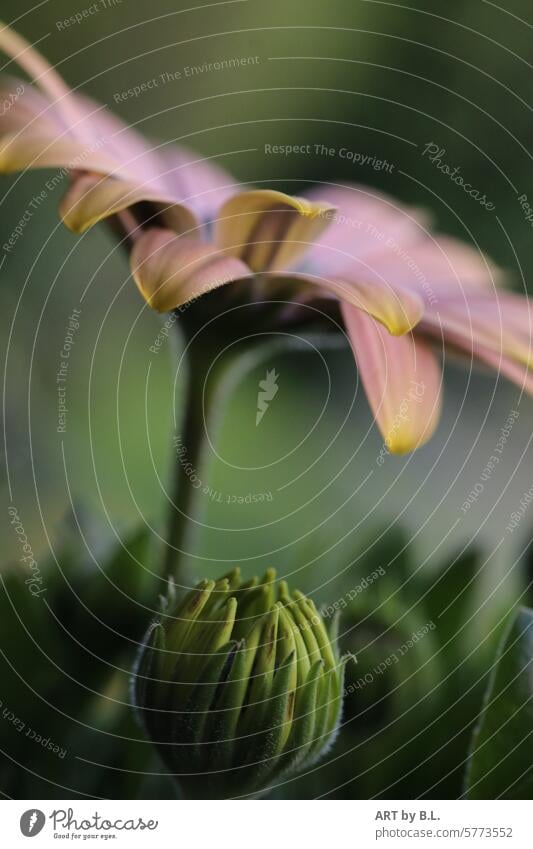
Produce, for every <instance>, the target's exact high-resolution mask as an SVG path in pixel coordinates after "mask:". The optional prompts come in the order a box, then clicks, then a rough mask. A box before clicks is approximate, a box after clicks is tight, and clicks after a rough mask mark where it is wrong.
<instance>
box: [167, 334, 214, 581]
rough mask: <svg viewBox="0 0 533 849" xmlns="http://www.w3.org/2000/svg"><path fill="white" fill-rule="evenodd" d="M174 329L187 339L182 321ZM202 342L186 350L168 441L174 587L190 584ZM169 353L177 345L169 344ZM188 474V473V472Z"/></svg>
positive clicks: (203, 397)
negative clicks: (176, 423)
mask: <svg viewBox="0 0 533 849" xmlns="http://www.w3.org/2000/svg"><path fill="white" fill-rule="evenodd" d="M176 328H177V330H178V332H182V331H185V334H186V338H187V340H188V341H189V342H190V335H189V334H188V333H187V326H186V324H185V322H182V321H180V319H178V322H177V323H176ZM202 347H203V346H202V344H201V342H199V341H194V342H192V344H190V345H189V347H188V349H187V352H186V355H185V356H186V362H187V381H186V390H185V393H184V395H183V396H182V405H183V410H182V415H181V419H180V421H181V427H180V433H179V434H175V437H174V439H173V441H172V448H173V450H172V457H171V463H172V481H171V492H170V499H171V501H170V505H169V514H168V530H167V548H166V553H165V574H166V575H167V576H172V577H173V578H174V580H175V582H176V585H177V586H178V588H179V587H180V586H181V587H183V588H185V587H186V586H188V585H189V584H190V580H189V577H190V576H188V575H187V570H186V567H185V562H184V561H185V559H186V555H187V550H186V544H187V538H188V531H189V527H190V522H191V520H190V516H191V513H192V511H191V507H192V503H193V501H194V497H195V493H196V490H195V489H194V487H193V486H192V484H191V480H190V475H191V474H192V472H193V471H194V472H196V473H197V472H198V466H199V462H200V454H201V448H202V444H203V441H204V430H205V425H204V416H205V418H207V412H206V409H205V408H206V406H207V402H208V399H207V393H204V389H205V376H206V373H207V368H206V357H205V355H202V354H203V353H204V352H202V350H201V349H202ZM172 349H173V353H174V355H175V352H176V351H177V345H173V346H172ZM187 472H188V473H189V474H188V473H187Z"/></svg>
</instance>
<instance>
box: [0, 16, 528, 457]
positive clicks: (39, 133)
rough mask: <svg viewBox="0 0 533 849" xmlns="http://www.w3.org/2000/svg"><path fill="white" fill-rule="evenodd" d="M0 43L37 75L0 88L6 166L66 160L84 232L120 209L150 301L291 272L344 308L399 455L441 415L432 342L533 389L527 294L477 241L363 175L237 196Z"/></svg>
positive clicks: (17, 46) (73, 209) (4, 35)
mask: <svg viewBox="0 0 533 849" xmlns="http://www.w3.org/2000/svg"><path fill="white" fill-rule="evenodd" d="M0 48H1V49H3V50H4V51H5V52H6V53H8V54H9V55H10V56H11V57H12V58H14V59H16V61H17V62H18V64H19V65H21V66H22V67H23V68H24V69H25V70H26V72H27V73H28V74H29V75H30V77H32V79H33V80H34V81H35V83H36V84H37V86H38V88H34V87H32V86H31V87H30V86H26V87H25V90H24V91H23V93H22V94H21V95H19V96H17V97H14V96H13V94H12V93H13V92H14V91H19V92H20V90H21V88H20V85H21V84H20V82H18V81H5V82H4V84H3V86H2V87H1V90H0V100H1V101H4V100H6V102H9V103H10V104H11V105H10V106H9V108H7V109H5V110H4V114H3V116H2V117H1V118H0V170H1V171H3V172H5V173H8V172H13V171H21V170H26V169H27V168H61V169H66V171H67V172H68V173H69V175H70V177H71V182H70V186H69V188H68V191H67V192H66V194H65V196H64V197H63V199H62V202H61V206H60V213H61V216H62V218H63V221H64V222H65V224H66V225H67V227H69V228H70V229H71V230H73V231H74V232H77V233H82V232H83V231H85V230H86V229H87V228H89V227H91V226H92V225H94V224H95V223H97V222H98V221H102V220H104V219H109V218H111V217H112V218H113V220H114V221H115V222H116V223H118V224H120V226H121V228H122V231H123V233H124V234H125V235H126V236H127V238H128V241H129V244H130V245H131V252H130V259H131V268H132V275H133V278H134V280H135V282H136V284H137V286H138V288H139V291H140V292H141V294H142V295H143V297H144V298H145V299H146V301H147V302H148V303H149V304H150V306H152V307H153V308H154V309H156V310H158V311H159V312H164V311H167V310H172V309H174V308H176V307H179V306H181V305H183V304H185V303H187V302H188V301H190V300H191V299H193V298H197V297H199V296H200V295H202V294H204V293H206V292H209V291H211V290H214V289H217V288H218V287H221V286H223V285H225V284H229V283H235V282H240V283H241V285H242V284H244V285H248V284H250V292H252V291H256V288H257V284H258V283H259V284H260V285H261V291H262V292H263V293H264V295H265V296H266V297H268V293H269V291H273V290H275V287H276V285H277V284H278V283H280V284H281V283H283V284H284V285H286V284H287V283H290V284H291V285H292V287H293V292H294V296H293V297H294V301H295V303H297V304H301V303H302V302H303V301H307V300H309V299H312V298H320V299H324V298H327V299H329V300H330V301H331V302H332V303H336V304H337V305H338V306H339V308H340V313H341V315H342V319H343V322H344V326H345V328H346V332H347V335H348V337H349V339H350V342H351V346H352V349H353V352H354V355H355V359H356V361H357V366H358V369H359V374H360V376H361V379H362V382H363V384H364V387H365V389H366V393H367V396H368V399H369V402H370V406H371V408H372V411H373V413H374V416H375V418H376V421H377V423H378V425H379V427H380V429H381V432H382V434H383V437H384V440H385V443H386V445H387V447H388V449H389V450H390V451H391V452H395V453H406V452H408V451H412V450H414V449H415V448H417V447H418V446H420V445H422V444H423V443H424V442H426V441H427V440H428V439H429V438H430V436H431V435H432V434H433V432H434V430H435V428H436V426H437V423H438V420H439V414H440V406H441V383H442V372H441V366H440V363H439V358H438V355H437V353H436V352H435V345H436V347H437V348H441V349H442V348H443V346H444V349H445V350H446V349H453V350H454V351H455V352H459V353H461V354H462V355H463V356H464V357H465V358H467V359H468V358H472V357H474V358H475V359H476V360H479V361H481V362H482V363H485V364H486V365H488V366H490V367H491V368H493V369H495V370H498V371H500V372H501V373H502V374H504V375H505V376H506V377H508V378H509V379H510V380H512V381H514V382H515V383H517V384H518V385H519V386H520V387H521V388H522V389H525V390H526V391H527V392H529V393H531V392H533V376H532V375H531V372H530V367H531V363H532V355H531V316H530V302H529V299H527V298H525V297H522V296H518V295H515V294H512V293H510V292H506V291H504V290H502V289H501V288H500V289H498V288H497V287H498V286H501V284H502V282H503V281H502V275H501V273H500V272H499V271H498V270H497V269H496V268H495V267H494V266H493V265H492V264H491V263H490V262H489V261H488V260H487V259H486V258H485V257H484V256H483V255H482V254H480V253H479V252H477V251H475V250H473V249H472V248H470V247H468V246H466V245H464V244H462V243H461V242H459V241H457V240H455V239H452V238H449V237H443V236H435V235H432V234H431V233H430V232H429V231H428V222H427V219H426V216H425V215H424V214H422V213H421V212H420V211H419V210H413V209H409V208H406V207H404V206H402V205H400V204H399V203H398V202H396V201H395V200H393V199H392V198H389V197H387V196H385V195H383V194H380V193H378V192H376V191H374V190H373V189H370V188H365V187H364V186H354V185H350V186H340V185H333V184H331V185H325V186H321V187H319V188H316V189H314V190H312V191H311V192H308V193H307V194H306V195H305V197H299V198H298V197H291V196H289V195H286V194H283V193H282V192H278V191H273V190H258V189H253V190H249V191H239V186H238V185H237V184H236V183H235V181H234V180H233V179H232V178H231V176H230V175H229V174H228V173H227V172H225V171H224V170H222V169H221V168H220V167H219V166H218V165H215V164H214V163H212V162H207V161H206V160H205V159H201V158H199V157H195V156H194V155H193V154H191V153H190V152H187V151H185V150H182V149H177V148H175V147H170V146H167V145H161V146H158V147H154V146H153V145H151V144H149V143H148V141H147V140H145V139H144V138H143V137H142V136H140V135H139V134H138V133H136V132H135V131H134V130H132V129H131V128H130V127H128V126H127V125H126V124H124V123H123V122H122V121H120V120H119V119H118V118H116V117H115V116H113V115H112V114H111V113H110V112H109V111H108V110H107V109H105V108H104V107H102V106H99V105H97V104H96V103H94V102H92V101H90V100H88V99H86V98H85V97H82V96H80V95H77V94H74V93H73V92H72V91H71V89H69V87H68V86H67V85H66V84H65V83H64V81H63V80H62V79H61V78H60V76H59V75H58V74H57V72H56V71H55V70H54V69H53V68H51V67H50V65H49V64H48V63H47V62H46V61H45V60H44V59H43V57H41V56H40V55H39V54H38V53H37V52H36V51H35V50H34V49H33V48H32V47H31V46H30V45H29V44H28V43H27V42H26V41H25V40H24V39H22V38H21V37H20V36H19V35H17V34H16V33H14V32H12V31H11V30H10V29H9V28H7V27H4V28H2V29H0ZM17 85H18V86H19V88H18V89H17ZM10 94H11V97H10ZM252 284H253V286H252ZM254 287H255V289H254Z"/></svg>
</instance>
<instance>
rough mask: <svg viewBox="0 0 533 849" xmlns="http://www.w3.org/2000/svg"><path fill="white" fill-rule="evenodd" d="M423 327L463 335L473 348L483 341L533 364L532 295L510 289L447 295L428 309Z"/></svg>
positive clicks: (525, 363)
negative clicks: (508, 290) (465, 294)
mask: <svg viewBox="0 0 533 849" xmlns="http://www.w3.org/2000/svg"><path fill="white" fill-rule="evenodd" d="M421 328H423V329H425V330H427V332H430V333H433V334H435V333H437V334H441V333H442V334H443V335H444V338H445V339H446V338H447V337H448V336H449V337H450V338H451V337H452V335H453V337H454V340H455V342H457V340H458V339H461V344H462V347H463V348H465V349H466V350H472V347H473V345H474V350H475V345H477V344H480V345H482V346H484V347H485V348H487V349H490V350H491V351H493V352H495V353H496V354H500V353H501V354H502V355H503V356H505V357H508V358H509V359H511V360H514V361H515V362H517V363H522V364H524V365H527V366H528V367H531V366H532V365H533V351H532V349H533V315H532V312H531V302H530V300H529V298H526V297H522V296H520V295H515V294H513V293H510V292H505V291H503V292H495V293H494V294H489V293H487V294H484V293H480V294H470V295H469V296H468V297H467V298H466V299H465V298H447V299H444V298H443V299H442V300H441V301H439V303H438V304H437V306H436V307H434V308H431V309H428V310H427V311H426V313H425V315H424V321H423V324H422V325H421Z"/></svg>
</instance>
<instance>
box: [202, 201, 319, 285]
mask: <svg viewBox="0 0 533 849" xmlns="http://www.w3.org/2000/svg"><path fill="white" fill-rule="evenodd" d="M331 211H332V210H331V207H330V206H329V205H327V204H321V203H311V202H310V201H308V200H306V199H303V198H297V197H293V196H291V195H286V194H283V192H278V191H274V190H270V189H264V190H263V189H257V190H254V191H247V192H241V193H240V194H237V195H234V196H233V197H231V198H230V199H229V200H228V201H226V203H225V204H223V206H222V207H221V209H220V210H219V212H218V217H217V221H216V224H215V241H216V243H217V244H218V245H219V247H220V248H222V249H223V250H225V251H226V252H227V253H228V254H231V255H232V256H238V257H240V258H241V259H242V260H243V261H244V262H246V264H247V265H249V267H250V268H251V269H252V271H256V272H260V271H279V270H283V269H287V268H289V267H290V266H292V265H293V264H294V263H295V261H296V259H297V258H298V257H299V256H301V254H303V253H304V252H305V251H307V250H308V249H309V246H310V245H311V243H312V242H313V241H314V240H315V239H316V238H317V236H318V235H319V234H320V233H321V232H322V231H323V230H324V228H325V227H327V226H328V220H327V218H326V214H327V213H328V212H331Z"/></svg>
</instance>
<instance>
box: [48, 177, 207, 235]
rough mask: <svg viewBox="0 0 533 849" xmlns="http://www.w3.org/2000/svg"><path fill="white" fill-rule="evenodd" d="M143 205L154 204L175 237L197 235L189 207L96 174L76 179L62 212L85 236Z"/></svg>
mask: <svg viewBox="0 0 533 849" xmlns="http://www.w3.org/2000/svg"><path fill="white" fill-rule="evenodd" d="M142 202H149V203H151V204H153V206H154V208H155V213H157V216H158V219H159V220H160V222H161V223H162V224H164V225H165V226H167V227H170V228H172V229H173V230H174V232H175V233H176V234H180V233H190V234H192V235H194V231H195V230H196V229H197V227H198V222H197V220H196V218H195V216H194V214H193V213H192V212H191V210H189V209H188V208H187V207H185V206H182V205H181V204H176V203H174V201H173V200H172V199H170V198H166V200H165V199H164V197H163V196H162V195H161V193H159V192H154V191H150V189H147V188H143V187H142V186H141V187H140V186H138V185H137V184H135V183H131V182H127V181H125V180H116V179H115V178H114V177H101V176H98V175H94V174H81V176H79V177H76V178H75V179H74V181H73V183H72V185H71V187H70V188H69V190H68V191H67V193H66V194H65V196H64V197H63V199H62V201H61V204H60V207H59V211H60V214H61V217H62V219H63V222H64V223H65V225H66V226H67V227H68V228H69V229H70V230H73V231H74V232H75V233H83V232H84V231H85V230H87V229H88V228H89V227H92V226H93V225H94V224H96V223H97V222H98V221H103V220H104V219H106V218H109V216H111V215H115V214H116V213H117V212H121V211H122V210H124V209H127V208H128V207H130V206H132V205H134V204H138V203H142ZM154 223H155V222H154V221H152V224H154Z"/></svg>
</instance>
